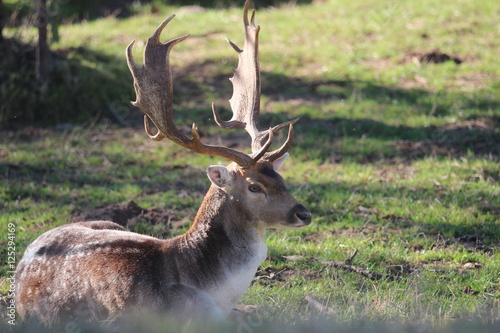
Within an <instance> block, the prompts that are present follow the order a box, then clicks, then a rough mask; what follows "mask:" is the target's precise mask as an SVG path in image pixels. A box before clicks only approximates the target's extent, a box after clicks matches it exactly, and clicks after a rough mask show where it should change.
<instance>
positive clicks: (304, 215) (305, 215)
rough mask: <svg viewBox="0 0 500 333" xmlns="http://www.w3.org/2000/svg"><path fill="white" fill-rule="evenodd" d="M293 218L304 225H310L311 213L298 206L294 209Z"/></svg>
mask: <svg viewBox="0 0 500 333" xmlns="http://www.w3.org/2000/svg"><path fill="white" fill-rule="evenodd" d="M295 216H296V217H297V218H298V219H299V220H301V221H302V222H303V223H304V224H305V225H307V224H309V223H311V213H310V212H309V211H308V210H307V208H306V207H304V206H302V205H298V206H296V207H295Z"/></svg>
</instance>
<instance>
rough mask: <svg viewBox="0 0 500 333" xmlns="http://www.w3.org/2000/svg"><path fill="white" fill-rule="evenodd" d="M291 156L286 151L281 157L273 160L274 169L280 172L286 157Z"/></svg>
mask: <svg viewBox="0 0 500 333" xmlns="http://www.w3.org/2000/svg"><path fill="white" fill-rule="evenodd" d="M288 156H290V154H288V153H284V154H283V156H281V157H280V158H277V159H276V160H274V161H273V169H274V171H276V172H278V170H279V169H280V168H281V166H282V165H283V163H284V162H285V161H286V159H287V158H288Z"/></svg>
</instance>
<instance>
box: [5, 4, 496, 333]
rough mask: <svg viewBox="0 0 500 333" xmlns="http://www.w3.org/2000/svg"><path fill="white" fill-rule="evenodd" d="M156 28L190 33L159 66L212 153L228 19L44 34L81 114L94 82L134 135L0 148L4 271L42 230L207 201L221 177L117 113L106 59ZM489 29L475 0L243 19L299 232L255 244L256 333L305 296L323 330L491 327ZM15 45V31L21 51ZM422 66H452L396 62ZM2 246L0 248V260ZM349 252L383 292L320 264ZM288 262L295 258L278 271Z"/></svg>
mask: <svg viewBox="0 0 500 333" xmlns="http://www.w3.org/2000/svg"><path fill="white" fill-rule="evenodd" d="M172 13H178V15H177V17H176V18H175V19H174V21H173V22H171V23H170V25H169V26H168V28H167V29H166V31H165V32H164V35H163V39H164V40H167V39H169V38H173V37H176V36H179V35H182V34H185V33H191V34H192V37H191V38H190V39H188V40H187V41H186V42H185V43H182V44H180V45H179V46H176V47H175V49H174V51H173V52H172V64H173V66H174V73H175V75H176V96H175V98H176V100H175V102H176V107H175V110H176V112H177V115H176V116H177V122H178V124H179V125H190V123H191V122H194V121H195V122H196V123H197V124H198V125H199V127H200V128H201V129H202V131H204V132H205V133H206V134H207V136H208V138H209V139H212V140H215V139H216V138H217V137H218V136H219V135H221V136H222V137H223V140H229V139H226V138H224V135H225V134H224V133H223V132H222V131H220V130H219V129H217V128H216V127H215V126H213V124H212V120H211V114H210V103H211V102H212V101H216V103H217V105H219V107H220V108H222V111H223V112H224V114H226V115H228V114H229V113H228V104H227V101H226V100H227V99H228V98H229V97H230V96H231V86H230V84H229V82H228V81H227V77H229V76H230V75H231V74H230V73H231V68H233V67H235V65H236V55H235V54H234V51H232V49H231V48H230V47H229V46H227V45H226V44H225V42H224V40H223V37H229V38H230V39H231V40H232V41H234V42H235V43H236V44H238V45H241V44H242V42H241V41H242V34H241V26H240V21H239V20H240V16H241V9H240V8H230V9H217V10H215V9H207V10H205V11H204V12H202V13H194V12H189V11H186V10H184V9H181V8H177V7H172V6H167V7H165V6H161V7H160V13H158V14H150V13H147V10H144V11H142V12H139V13H138V14H137V15H135V16H132V17H130V18H127V19H115V18H105V19H99V20H94V21H89V22H87V23H85V24H74V25H68V26H63V27H61V41H60V42H59V43H57V44H54V45H53V49H54V50H56V51H57V50H60V51H63V50H72V51H71V52H70V53H69V58H70V59H73V60H74V61H75V62H76V63H77V64H78V69H77V71H76V72H75V73H80V72H85V71H87V75H88V77H87V76H84V77H83V78H82V80H84V81H85V80H90V78H93V80H94V81H92V82H93V84H90V83H88V82H87V83H85V82H83V83H82V82H76V83H74V84H75V85H77V86H78V87H80V88H81V87H85V86H88V87H89V89H90V91H84V92H85V93H86V94H87V93H88V94H89V96H90V97H89V98H92V97H91V96H92V94H93V93H99V91H101V90H102V89H103V88H101V85H99V84H95V82H97V81H95V80H96V79H95V78H96V77H97V78H103V77H105V78H106V79H105V80H102V81H101V80H98V81H99V82H102V83H103V84H113V85H114V86H113V87H112V88H111V89H109V90H108V89H107V88H106V89H104V90H102V91H103V94H109V95H106V96H108V98H109V99H110V100H109V102H110V103H113V104H114V105H115V107H116V108H117V110H118V111H119V112H120V113H121V114H122V116H123V117H124V118H125V119H127V120H128V121H133V120H134V119H139V120H137V121H136V123H137V126H133V127H130V128H118V127H116V126H112V125H109V124H107V123H106V122H103V123H100V124H98V125H97V126H94V127H78V126H76V127H73V128H72V129H69V130H66V131H56V130H52V129H36V128H35V129H33V128H27V129H24V130H18V131H12V132H10V131H5V132H2V133H0V135H1V136H0V140H1V141H0V210H1V215H0V221H1V222H0V223H1V228H2V230H1V233H2V235H6V226H7V224H8V223H14V224H15V225H16V230H17V234H16V250H17V253H18V258H20V256H21V255H22V253H23V251H24V249H25V247H26V246H27V245H28V244H29V243H30V242H31V241H33V240H34V239H35V238H36V237H37V236H39V235H40V234H41V233H42V232H44V231H45V230H48V229H50V228H52V227H54V226H57V225H61V224H63V223H67V222H68V221H70V220H71V218H72V216H73V214H74V213H75V212H76V211H80V210H86V209H90V208H95V207H97V206H102V205H108V204H114V203H123V202H126V201H128V200H130V199H133V200H134V201H136V202H137V203H138V204H139V205H141V206H144V207H151V206H156V207H161V208H168V209H171V210H172V211H173V212H174V213H175V214H176V215H177V216H178V217H179V219H184V218H187V219H192V218H193V217H194V214H195V213H196V209H197V207H198V205H199V204H200V203H201V200H202V198H203V195H204V192H205V191H206V190H207V188H208V184H209V181H208V180H207V179H206V177H205V176H204V169H205V167H206V166H207V165H209V164H217V163H219V162H222V163H224V161H220V160H218V159H215V158H211V157H206V156H197V155H195V154H193V153H190V152H187V151H185V150H184V149H182V148H179V147H176V146H174V145H173V144H171V143H163V142H162V143H156V142H152V141H150V140H149V139H147V137H146V136H145V135H144V134H143V130H142V129H141V128H140V123H141V120H140V117H138V116H137V115H138V113H139V112H138V111H136V110H131V109H129V107H128V106H126V105H127V103H128V101H129V100H132V99H133V98H134V95H133V90H132V82H131V77H130V75H129V74H128V69H127V68H126V64H125V60H124V48H125V47H126V45H127V44H128V43H129V41H131V40H133V39H135V40H137V43H136V44H137V47H136V49H135V54H136V59H137V60H138V61H139V59H140V53H141V52H142V50H141V47H143V44H141V43H142V41H144V40H145V39H146V38H147V37H149V35H150V34H151V32H152V31H153V30H154V29H155V28H156V26H157V25H158V24H159V23H160V22H161V20H163V19H164V18H165V17H167V16H168V15H170V14H172ZM193 22H195V23H193ZM499 22H500V4H499V3H498V2H497V1H493V0H491V1H490V0H488V1H481V2H477V1H433V0H425V1H423V2H422V1H420V2H418V3H417V2H409V1H406V2H396V1H389V0H387V1H361V0H359V1H334V2H324V3H319V2H318V3H315V4H312V5H307V6H306V5H304V6H293V5H283V6H282V7H280V8H272V9H265V8H262V9H260V10H259V11H258V13H257V23H258V24H260V25H261V26H262V31H261V39H260V40H261V45H260V50H261V57H260V60H261V66H262V71H263V73H262V84H263V96H262V102H263V103H262V104H263V110H264V111H263V112H264V114H263V116H262V118H263V119H262V122H263V123H264V124H265V125H267V124H276V123H278V122H280V121H283V120H284V119H287V118H290V117H296V116H300V117H301V118H302V119H301V121H300V122H299V123H298V124H297V126H296V127H295V128H296V141H295V144H294V147H293V148H292V150H291V155H292V157H291V159H292V163H288V164H285V166H284V169H283V172H282V174H283V176H284V177H285V179H286V181H287V183H288V184H289V187H290V189H291V191H292V192H293V194H294V195H295V196H296V197H297V198H298V199H299V201H301V202H302V203H304V205H305V206H307V207H308V208H309V209H310V210H311V212H312V213H313V215H314V220H313V223H312V224H311V225H310V226H309V227H307V228H305V229H303V230H300V231H286V230H281V231H270V232H269V233H268V236H267V241H268V245H269V255H268V259H267V260H266V262H264V263H263V265H262V270H261V271H259V273H258V274H257V277H256V279H255V280H254V282H253V284H252V286H251V287H250V289H249V290H248V291H247V293H246V294H245V296H244V298H243V300H242V302H243V303H245V304H255V305H259V306H262V307H264V308H265V309H266V310H265V312H264V315H263V318H264V320H265V322H266V323H267V324H266V325H268V326H266V325H264V326H260V329H262V330H264V329H266V327H267V328H269V329H270V330H272V328H273V327H274V326H273V325H274V324H273V323H276V322H284V324H285V325H289V326H287V327H289V328H290V331H294V330H299V331H300V329H298V327H301V326H300V325H312V324H311V323H313V322H314V320H313V319H314V318H317V316H318V314H317V311H316V310H314V309H313V308H312V307H311V306H310V305H309V304H308V302H307V301H306V298H305V297H306V296H307V295H313V296H314V297H315V298H317V299H318V300H319V301H321V302H322V303H323V304H327V305H328V306H329V307H331V308H332V309H333V310H335V315H334V316H333V318H330V319H333V320H334V321H335V322H336V323H337V324H338V325H340V327H341V328H342V327H344V325H345V327H358V330H359V331H363V330H367V328H369V327H378V325H381V326H383V327H400V326H398V325H402V326H401V327H407V326H405V325H409V326H408V327H410V328H411V329H408V331H412V329H415V331H418V330H420V331H422V330H424V331H425V330H426V329H427V330H428V329H430V328H433V329H435V330H436V331H440V330H442V331H456V332H462V331H463V332H465V331H467V328H468V327H472V328H471V329H474V327H476V326H474V325H478V327H481V328H483V325H486V326H487V325H490V324H492V323H493V322H495V321H497V322H498V321H499V320H500V275H499V272H500V252H499V249H500V247H499V244H500V217H499V214H500V212H499V208H498V207H500V199H499V198H500V186H499V180H500V174H499V171H498V170H499V168H498V165H499V164H498V163H499V156H500V151H499V148H498V142H499V141H500V135H499V130H498V128H499V119H500V98H499V96H500V85H499V84H498V82H499V79H500V67H499V66H498V61H497V55H498V45H499V43H500V35H499V34H498V31H499V29H500V23H499ZM9 33H10V34H12V35H14V34H16V33H17V32H16V31H15V30H7V34H9ZM33 33H34V32H33V31H29V30H28V31H26V32H25V34H24V37H25V38H26V40H30V38H32V37H30V36H33ZM141 45H142V46H141ZM78 47H83V49H81V50H83V52H80V51H79V50H80V49H76V48H78ZM433 49H439V50H440V51H442V52H444V53H447V54H450V55H453V56H457V57H459V58H460V59H462V60H463V63H462V64H460V65H457V64H455V63H453V62H446V63H442V64H423V63H418V62H417V61H414V60H412V59H411V58H410V59H409V60H408V59H407V57H405V56H406V55H408V54H410V53H411V52H421V51H430V50H433ZM75 75H76V74H75ZM85 96H87V95H85ZM134 121H135V120H134ZM281 139H283V138H282V137H281ZM185 193H188V194H189V195H185ZM140 230H141V231H144V232H147V233H150V234H155V233H158V230H157V229H155V228H153V227H152V226H151V227H150V228H148V227H147V225H146V226H145V225H141V229H140ZM183 230H184V229H181V230H174V233H180V232H183ZM467 236H474V237H475V238H473V237H467ZM5 244H6V242H5V237H2V239H1V240H0V250H1V251H2V257H4V254H5V253H6V246H5ZM355 249H357V250H358V251H359V252H358V254H357V256H356V257H355V258H354V261H353V264H354V265H357V266H359V267H362V268H364V269H367V270H370V271H373V272H378V273H383V274H391V275H394V276H397V277H398V278H397V279H395V280H393V281H392V280H375V281H372V280H369V279H367V278H365V277H363V276H361V275H359V274H357V273H353V272H347V271H343V270H341V269H337V268H333V267H331V266H329V265H326V264H325V263H321V262H320V261H318V260H323V261H334V260H340V261H343V260H345V259H347V258H349V257H350V256H351V255H352V253H353V251H354V250H355ZM292 255H293V256H302V257H303V258H302V259H300V258H299V259H298V260H287V259H286V258H285V257H284V256H292ZM311 258H314V259H317V260H313V259H311ZM467 263H472V265H466V264H467ZM7 271H8V269H7V267H6V266H4V267H3V268H2V269H1V270H0V274H1V275H2V276H5V274H6V272H7ZM271 273H272V274H271ZM0 281H2V282H1V285H0V290H1V291H2V292H3V293H6V291H7V288H8V284H7V281H6V280H5V278H4V279H3V280H0ZM356 325H358V326H356ZM393 325H396V326H393ZM429 327H430V328H429ZM316 328H317V330H318V331H322V330H326V329H325V328H318V327H316ZM256 329H257V328H256ZM397 330H398V328H392V329H388V331H397ZM401 330H404V329H403V328H401Z"/></svg>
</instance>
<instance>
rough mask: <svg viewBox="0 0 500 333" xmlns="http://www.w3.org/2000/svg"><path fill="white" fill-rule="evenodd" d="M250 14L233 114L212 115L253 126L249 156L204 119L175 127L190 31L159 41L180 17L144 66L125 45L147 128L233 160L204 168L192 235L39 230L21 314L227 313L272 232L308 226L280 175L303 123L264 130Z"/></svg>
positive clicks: (151, 42)
mask: <svg viewBox="0 0 500 333" xmlns="http://www.w3.org/2000/svg"><path fill="white" fill-rule="evenodd" d="M248 10H249V0H247V1H246V3H245V6H244V9H243V23H244V29H245V40H244V48H243V49H240V48H239V47H238V46H236V44H234V43H233V42H231V41H229V40H228V42H229V44H230V46H231V47H232V48H233V49H234V50H235V51H236V52H237V54H238V56H239V60H238V67H237V69H236V70H234V76H233V77H232V78H231V79H230V80H231V82H232V86H233V95H232V97H231V99H230V101H229V102H230V105H231V109H232V112H233V116H232V118H231V120H229V121H224V120H222V119H221V116H220V115H219V112H218V110H217V108H216V107H215V104H214V103H212V112H213V115H214V120H215V122H216V123H217V124H218V125H219V126H220V127H221V128H223V129H234V128H242V129H244V130H245V131H246V132H247V133H248V135H249V136H250V138H251V150H252V152H251V153H249V154H247V153H244V152H242V151H240V150H236V149H233V148H229V147H226V146H216V145H208V144H205V143H203V142H202V141H201V139H200V134H199V131H198V128H197V127H196V125H195V124H193V126H192V131H191V134H192V137H188V136H187V135H185V134H183V133H182V132H181V131H180V130H179V129H178V128H177V127H176V125H175V124H174V121H173V78H172V73H171V67H170V63H169V53H170V51H171V49H172V47H173V46H174V45H176V44H178V43H180V42H182V41H184V40H185V39H186V38H188V37H189V35H184V36H181V37H177V38H175V39H172V40H170V41H168V42H167V43H162V42H160V35H161V33H162V31H163V30H164V28H165V27H166V26H167V24H168V23H169V22H170V21H171V20H172V19H173V18H174V15H172V16H170V17H168V18H167V19H166V20H164V21H163V22H162V23H161V24H160V25H159V26H158V28H157V29H156V30H155V32H154V33H153V35H152V36H151V37H150V38H149V39H148V41H147V44H146V47H145V50H144V64H143V66H138V65H137V64H136V63H135V61H134V58H133V56H132V47H133V45H134V41H132V42H131V43H130V44H129V45H128V47H127V49H126V58H127V63H128V67H129V69H130V71H131V74H132V76H133V79H134V88H135V92H136V101H135V102H131V103H132V104H133V105H134V106H136V107H138V108H139V109H140V110H142V112H144V114H145V115H144V125H145V131H146V133H147V135H148V136H149V137H150V138H151V139H153V140H155V141H160V140H162V139H165V138H168V139H169V140H171V141H172V142H174V143H176V144H178V145H180V146H182V147H185V148H187V149H188V150H191V151H193V152H195V153H199V154H205V155H211V156H214V157H221V158H225V159H228V160H229V161H230V163H229V164H228V165H226V166H223V165H211V166H209V167H208V168H207V175H208V178H209V180H210V182H211V184H210V188H209V190H208V192H207V193H206V195H205V197H204V199H203V201H202V204H201V206H200V207H199V209H198V211H197V213H196V216H195V218H194V221H193V223H192V225H191V226H190V228H189V229H188V231H187V232H186V233H185V234H181V235H178V236H176V237H173V238H169V239H159V238H155V237H151V236H147V235H142V234H138V233H133V232H130V231H128V230H126V229H125V228H123V227H122V226H120V225H118V224H116V223H114V222H111V221H90V222H77V223H71V224H65V225H62V226H59V227H56V228H53V229H51V230H49V231H46V232H45V233H43V234H42V235H41V236H39V237H38V238H37V239H36V240H35V241H34V242H33V243H31V244H30V245H29V246H28V247H27V249H26V251H25V253H24V256H23V258H22V259H21V261H20V262H19V264H18V266H17V270H16V306H17V311H18V314H19V315H20V317H21V318H23V320H31V319H35V320H37V321H40V322H42V323H45V324H49V325H50V324H52V323H56V322H58V321H61V320H63V319H64V318H74V317H75V316H76V315H78V314H79V315H82V316H83V317H85V318H84V319H86V320H92V321H113V320H117V319H119V318H122V317H123V316H125V315H126V314H127V313H129V312H130V311H135V310H136V309H141V310H145V309H147V310H148V311H151V312H153V313H159V314H166V315H169V316H173V317H178V318H192V317H195V316H199V317H200V318H212V319H213V318H216V319H223V318H227V317H228V315H229V314H230V313H231V312H232V310H233V309H234V308H235V306H236V305H237V303H238V302H239V300H240V299H241V297H242V295H243V294H244V293H245V291H246V290H247V289H248V287H249V286H250V285H251V282H252V279H253V277H254V276H255V274H256V272H257V269H258V267H259V265H260V264H261V263H262V262H263V261H264V260H265V259H266V256H267V246H266V243H265V234H266V230H267V229H270V228H273V229H278V228H291V229H299V228H302V227H304V226H307V225H309V224H310V223H311V213H310V212H309V211H308V210H307V209H306V207H304V206H303V205H302V204H300V203H299V202H298V201H297V199H296V198H295V197H294V196H293V195H292V194H291V193H290V191H289V190H288V189H287V187H286V184H285V181H284V179H283V177H282V176H281V175H280V174H279V173H278V171H279V169H280V167H281V166H282V164H283V163H284V161H285V160H286V159H287V158H288V156H289V153H288V150H289V149H290V147H291V144H292V141H293V124H294V123H295V122H296V121H297V120H298V119H295V120H291V121H286V122H284V123H282V124H280V125H277V126H274V127H271V128H269V129H261V128H260V124H259V116H260V68H259V60H258V35H259V31H260V26H256V25H255V10H252V15H251V19H250V20H249V18H248ZM149 122H152V123H153V124H154V126H156V128H157V132H156V134H153V133H152V131H151V128H150V124H149ZM286 127H288V136H287V138H286V140H285V142H284V143H283V144H282V145H281V147H279V148H278V149H275V150H273V151H269V148H270V146H271V143H272V142H273V138H274V133H276V132H278V131H280V130H281V129H283V128H286ZM82 309H83V310H82ZM82 313H83V314H82Z"/></svg>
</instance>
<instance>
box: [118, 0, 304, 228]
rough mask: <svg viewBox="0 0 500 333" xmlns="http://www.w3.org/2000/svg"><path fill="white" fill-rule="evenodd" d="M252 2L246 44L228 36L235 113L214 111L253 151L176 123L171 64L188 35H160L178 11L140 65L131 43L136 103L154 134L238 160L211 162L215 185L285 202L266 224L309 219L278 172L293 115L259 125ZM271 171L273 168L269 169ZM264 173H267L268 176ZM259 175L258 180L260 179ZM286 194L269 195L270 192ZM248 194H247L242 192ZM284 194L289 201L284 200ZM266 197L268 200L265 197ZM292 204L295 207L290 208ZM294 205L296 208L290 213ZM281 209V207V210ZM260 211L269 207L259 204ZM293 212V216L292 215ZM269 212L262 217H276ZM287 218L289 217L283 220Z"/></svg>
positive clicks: (253, 202) (255, 200) (252, 201)
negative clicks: (279, 136)
mask: <svg viewBox="0 0 500 333" xmlns="http://www.w3.org/2000/svg"><path fill="white" fill-rule="evenodd" d="M249 4H250V2H249V1H248V0H247V1H246V3H245V7H244V10H243V25H244V29H245V42H244V47H243V49H240V48H239V47H238V46H236V44H234V43H233V42H231V41H229V40H228V42H229V44H230V45H231V46H232V48H233V49H234V50H235V51H236V52H237V53H238V56H239V61H238V67H237V68H236V70H234V75H233V77H232V78H231V79H230V80H231V82H232V85H233V95H232V97H231V99H230V101H229V102H230V105H231V109H232V112H233V116H232V118H231V119H230V120H229V121H224V120H222V119H221V117H220V115H219V112H218V111H217V108H216V107H215V104H212V111H213V114H214V119H215V121H216V123H217V124H218V125H219V126H220V127H221V128H223V129H233V128H243V129H244V130H245V131H246V132H247V133H248V134H249V135H250V138H251V150H252V153H251V154H246V153H244V152H241V151H238V150H235V149H232V148H229V147H224V146H212V145H207V144H204V143H203V142H202V141H201V139H200V135H199V133H198V129H197V127H196V125H195V124H193V126H192V130H191V133H192V137H191V138H189V137H186V136H185V135H184V134H183V133H181V132H180V131H179V130H178V129H177V127H176V126H175V124H174V122H173V115H172V113H173V83H172V73H171V69H170V65H169V58H168V56H169V53H170V50H171V49H172V47H173V46H174V45H176V44H178V43H180V42H182V41H183V40H185V39H186V38H188V37H189V35H185V36H181V37H178V38H175V39H172V40H170V41H169V42H167V43H165V44H163V43H161V42H160V34H161V32H162V31H163V29H164V28H165V27H166V26H167V24H168V23H169V22H170V21H171V20H172V19H173V18H174V15H172V16H170V17H169V18H167V19H166V20H165V21H163V22H162V23H161V24H160V26H158V28H157V29H156V31H155V32H154V34H153V35H152V36H151V37H150V38H149V39H148V41H147V44H146V48H145V51H144V65H143V66H142V67H138V66H137V65H136V64H135V62H134V59H133V56H132V47H133V45H134V42H132V43H131V44H130V45H129V46H128V47H127V52H126V53H127V62H128V66H129V68H130V71H131V73H132V75H133V77H134V88H135V91H136V95H137V99H136V101H135V102H132V104H133V105H134V106H136V107H138V108H140V109H141V110H142V111H143V112H144V113H145V116H144V125H145V129H146V133H147V134H148V135H149V136H150V138H151V139H153V140H157V141H160V140H162V139H164V138H168V139H170V140H171V141H173V142H175V143H177V144H179V145H181V146H183V147H186V148H188V149H190V150H193V151H195V152H197V153H200V154H206V155H212V156H219V157H224V158H227V159H229V160H231V161H233V162H234V163H233V164H231V165H230V166H228V167H225V166H210V167H209V168H208V169H207V173H208V176H209V179H210V180H211V182H212V184H213V185H214V186H216V187H217V188H219V189H221V190H223V191H225V192H226V193H228V194H230V195H231V196H237V197H241V200H243V197H244V198H245V200H244V201H245V202H248V204H249V206H250V207H258V206H259V204H264V205H266V207H267V208H268V209H269V208H271V207H275V208H279V207H281V206H284V204H283V203H284V202H286V203H287V205H286V206H287V207H288V209H289V211H287V212H286V214H284V215H286V218H285V217H283V214H282V216H281V217H280V218H278V217H277V216H275V218H274V221H276V222H275V223H269V224H268V227H280V226H298V225H300V224H302V225H305V224H308V223H309V222H310V213H309V212H308V211H307V209H305V207H304V206H302V205H299V204H298V203H297V202H296V201H295V198H293V196H291V195H290V194H289V193H288V190H286V187H285V185H284V182H283V179H282V178H281V176H279V175H278V174H277V171H278V169H279V168H280V166H281V165H282V163H283V162H284V160H285V159H286V157H287V156H288V153H287V151H288V150H289V149H290V147H291V145H292V142H293V124H294V123H295V122H296V121H297V120H298V119H294V120H291V121H287V122H285V123H282V124H279V125H277V126H274V127H272V128H269V129H261V128H260V125H259V116H260V89H261V87H260V69H259V57H258V51H259V47H258V38H259V32H260V26H256V25H255V10H253V11H252V14H251V18H250V20H249V18H248V8H249ZM150 120H151V122H153V124H154V125H155V126H156V127H157V129H158V132H157V133H156V134H154V135H153V134H152V133H151V130H150V126H149V121H150ZM287 126H288V127H289V131H288V137H287V139H286V141H285V142H284V144H283V145H282V146H281V147H280V148H279V149H277V150H274V151H271V152H268V149H269V147H270V146H271V144H272V141H273V137H274V136H273V134H274V133H276V132H278V131H279V130H281V129H282V128H284V127H287ZM267 171H269V172H267ZM263 172H264V173H265V172H267V175H266V177H267V179H266V181H264V179H265V177H264V176H263ZM257 178H259V179H260V180H257ZM278 192H279V194H286V195H282V196H281V197H280V196H279V195H274V196H271V195H270V194H278ZM243 194H245V195H243ZM284 197H286V198H287V199H288V200H285V199H284ZM269 198H276V200H277V201H279V203H281V204H278V202H270V201H269ZM264 199H266V200H264ZM290 206H292V208H290ZM290 209H291V210H292V211H293V212H294V213H290ZM278 210H279V209H278ZM259 211H260V212H262V211H265V209H263V208H262V209H260V210H259ZM290 214H291V215H290ZM261 215H262V214H261ZM273 215H276V214H266V216H262V218H266V219H267V220H273V219H272V218H271V216H273ZM284 221H288V222H286V223H285V222H284Z"/></svg>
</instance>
